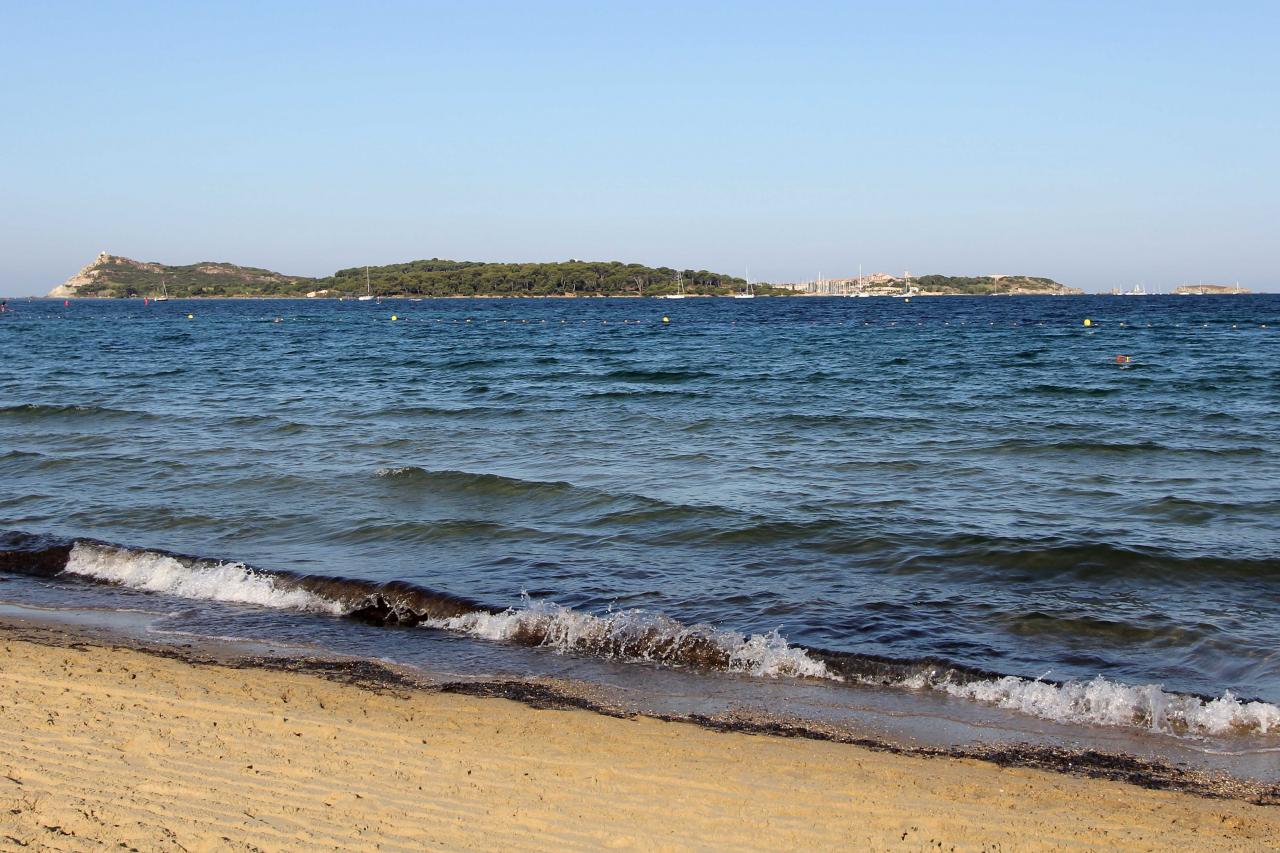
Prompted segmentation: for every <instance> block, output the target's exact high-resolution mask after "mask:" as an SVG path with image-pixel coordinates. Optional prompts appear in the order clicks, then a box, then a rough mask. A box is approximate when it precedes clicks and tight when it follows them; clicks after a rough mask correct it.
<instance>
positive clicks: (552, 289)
mask: <svg viewBox="0 0 1280 853" xmlns="http://www.w3.org/2000/svg"><path fill="white" fill-rule="evenodd" d="M367 270H368V275H367V279H366V268H365V267H351V268H348V269H343V270H338V271H337V272H336V273H334V274H333V275H330V276H325V277H323V278H310V277H305V276H291V275H284V274H282V273H277V272H272V271H271V270H266V269H259V268H257V267H242V266H237V265H236V264H228V263H213V262H205V263H198V264H188V265H185V266H169V265H166V264H158V263H153V262H144V261H135V260H132V259H130V258H124V257H120V256H118V255H110V254H107V253H106V252H103V253H102V254H100V255H98V257H97V258H96V259H95V260H94V262H93V263H91V264H89V265H88V266H86V267H84V268H83V269H82V270H80V271H79V272H78V273H76V275H74V276H72V277H71V278H69V279H67V281H66V282H64V283H63V284H61V285H59V286H58V287H56V288H54V289H53V291H52V292H50V294H49V295H50V296H53V297H67V296H78V297H84V296H89V297H114V298H141V297H145V296H151V297H155V296H160V295H162V294H164V295H167V296H170V297H173V298H192V297H256V298H263V297H294V298H297V297H303V296H313V297H328V298H338V297H355V296H362V295H364V294H366V293H370V292H371V293H372V294H373V295H374V296H385V297H395V296H408V297H455V296H507V297H546V296H567V297H574V296H577V297H587V296H666V295H669V294H673V293H677V292H680V291H683V292H684V293H685V294H687V295H689V296H728V295H731V294H734V293H741V292H743V291H744V290H746V288H747V283H746V281H745V280H744V279H742V278H739V277H737V276H731V275H725V274H723V273H717V272H710V271H708V270H692V269H686V270H676V269H674V268H672V267H649V266H644V265H643V264H624V263H621V262H619V261H580V260H570V261H562V262H553V263H485V262H480V261H448V260H440V259H438V258H432V259H431V260H421V261H410V262H408V263H403V264H386V265H383V266H370V267H368V268H367ZM366 281H367V286H366ZM846 281H847V282H849V283H850V285H851V284H852V282H853V280H852V279H850V280H846ZM866 285H867V290H866V292H868V293H876V294H882V295H883V294H896V293H899V292H907V286H908V285H907V283H906V282H904V281H902V280H901V279H896V278H894V277H893V276H888V275H883V274H877V275H875V276H870V277H868V279H867V281H866ZM909 286H910V292H913V293H920V294H926V295H928V294H934V295H973V296H986V295H999V294H1074V293H1079V292H1080V291H1078V290H1075V289H1074V288H1069V287H1066V286H1064V285H1061V284H1059V283H1058V282H1056V281H1053V280H1052V279H1049V278H1038V277H1035V276H1021V275H1018V276H982V277H965V276H944V275H925V276H918V277H913V278H912V279H911V281H910V283H909ZM366 287H367V289H366ZM753 289H754V290H755V292H756V293H757V294H758V295H761V296H775V295H776V296H790V295H796V294H797V293H803V292H805V286H804V285H788V286H777V287H775V286H771V285H767V284H754V285H753ZM846 289H848V290H850V291H852V290H854V289H855V288H853V287H852V286H849V287H847V288H846ZM827 292H831V291H827Z"/></svg>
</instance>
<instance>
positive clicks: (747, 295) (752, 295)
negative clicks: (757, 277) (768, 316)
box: [733, 270, 756, 299]
mask: <svg viewBox="0 0 1280 853" xmlns="http://www.w3.org/2000/svg"><path fill="white" fill-rule="evenodd" d="M733 298H734V299H755V298H756V293H755V291H754V290H752V289H751V270H747V289H746V292H744V293H735V294H733Z"/></svg>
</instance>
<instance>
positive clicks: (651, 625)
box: [423, 601, 836, 679]
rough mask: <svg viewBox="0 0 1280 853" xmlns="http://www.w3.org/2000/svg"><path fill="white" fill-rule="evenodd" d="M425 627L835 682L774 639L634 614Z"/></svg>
mask: <svg viewBox="0 0 1280 853" xmlns="http://www.w3.org/2000/svg"><path fill="white" fill-rule="evenodd" d="M423 624H424V625H426V626H427V627H432V628H440V629H444V630H448V631H459V632H462V633H466V634H471V635H472V636H476V637H482V638H484V639H487V640H508V641H510V640H514V641H518V642H532V643H534V644H536V645H539V646H543V647H546V648H551V649H554V650H556V651H559V652H571V651H582V652H593V653H595V654H599V655H603V656H605V657H614V658H619V659H625V660H644V661H653V662H656V663H666V664H674V665H696V664H699V663H704V664H720V665H723V666H724V667H725V668H727V669H728V670H729V671H731V672H743V673H748V674H751V675H760V676H808V677H812V678H833V679H834V678H836V676H834V675H833V674H832V673H831V672H830V671H829V670H828V669H827V667H826V665H825V664H823V663H822V662H821V661H818V660H814V659H813V658H812V657H810V656H809V655H808V654H807V653H806V652H805V651H804V649H799V648H795V647H794V646H791V645H789V644H788V643H787V641H786V640H785V639H784V638H783V637H782V636H781V635H780V634H779V633H778V632H777V631H770V632H769V633H767V634H754V635H751V636H747V635H745V634H740V633H737V632H735V631H725V630H721V629H717V628H712V627H709V626H706V625H694V626H689V625H685V624H683V623H681V622H677V621H676V620H674V619H670V618H668V617H666V616H663V615H660V614H658V615H654V614H649V613H644V612H642V611H638V610H624V611H615V612H609V613H606V614H604V615H602V616H595V615H592V614H589V613H582V612H579V611H577V610H573V609H572V608H569V607H562V606H560V605H558V604H554V603H551V602H546V601H538V602H532V603H528V604H526V605H525V606H524V607H521V608H518V609H516V608H512V609H509V610H504V611H503V612H501V613H482V612H472V613H464V614H461V615H459V616H452V617H449V618H446V619H433V620H430V621H428V622H425V623H423Z"/></svg>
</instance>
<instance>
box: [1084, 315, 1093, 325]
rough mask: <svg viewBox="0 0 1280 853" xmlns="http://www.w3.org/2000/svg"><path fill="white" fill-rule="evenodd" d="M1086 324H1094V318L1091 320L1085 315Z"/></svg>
mask: <svg viewBox="0 0 1280 853" xmlns="http://www.w3.org/2000/svg"><path fill="white" fill-rule="evenodd" d="M1084 324H1085V325H1086V326H1092V325H1093V321H1092V320H1090V319H1089V318H1088V317H1085V318H1084Z"/></svg>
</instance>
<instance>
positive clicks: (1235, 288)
mask: <svg viewBox="0 0 1280 853" xmlns="http://www.w3.org/2000/svg"><path fill="white" fill-rule="evenodd" d="M1249 292H1250V291H1249V290H1246V289H1245V288H1243V287H1241V286H1240V285H1238V284H1184V285H1180V286H1179V287H1175V288H1174V289H1173V293H1174V295H1175V296H1235V295H1237V294H1240V295H1243V294H1247V293H1249Z"/></svg>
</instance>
